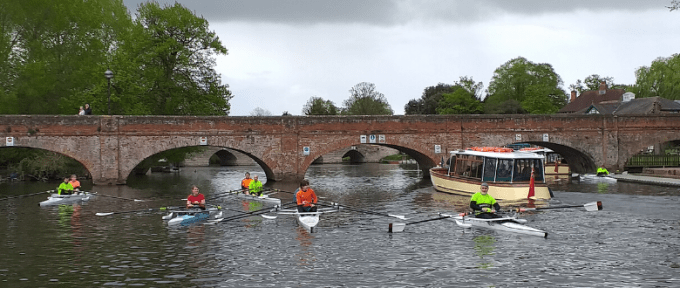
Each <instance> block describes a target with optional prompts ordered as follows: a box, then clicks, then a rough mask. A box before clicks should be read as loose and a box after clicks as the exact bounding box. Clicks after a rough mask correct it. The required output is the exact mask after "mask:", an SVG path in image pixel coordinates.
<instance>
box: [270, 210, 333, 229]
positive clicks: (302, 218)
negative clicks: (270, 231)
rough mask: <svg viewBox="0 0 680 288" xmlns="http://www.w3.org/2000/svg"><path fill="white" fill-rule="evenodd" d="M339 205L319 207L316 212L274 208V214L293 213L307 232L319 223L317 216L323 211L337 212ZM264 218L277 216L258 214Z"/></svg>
mask: <svg viewBox="0 0 680 288" xmlns="http://www.w3.org/2000/svg"><path fill="white" fill-rule="evenodd" d="M339 210H340V206H333V207H326V208H320V209H318V210H317V211H316V212H298V211H297V208H294V209H280V208H277V209H276V214H279V215H295V217H296V218H297V221H298V223H299V224H300V226H302V227H303V228H305V230H307V231H308V232H309V233H314V231H315V230H316V229H315V228H316V226H317V225H318V224H319V220H320V219H319V216H320V215H321V214H324V213H331V212H338V211H339ZM260 216H262V218H265V219H276V217H277V216H271V215H265V214H262V215H260Z"/></svg>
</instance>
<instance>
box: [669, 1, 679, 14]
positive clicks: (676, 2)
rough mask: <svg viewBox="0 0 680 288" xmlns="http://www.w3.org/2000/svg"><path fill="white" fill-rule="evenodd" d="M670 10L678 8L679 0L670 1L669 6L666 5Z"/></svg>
mask: <svg viewBox="0 0 680 288" xmlns="http://www.w3.org/2000/svg"><path fill="white" fill-rule="evenodd" d="M666 8H668V9H669V10H670V11H675V10H678V9H680V0H673V1H671V6H666Z"/></svg>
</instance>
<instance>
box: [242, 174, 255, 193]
mask: <svg viewBox="0 0 680 288" xmlns="http://www.w3.org/2000/svg"><path fill="white" fill-rule="evenodd" d="M252 181H253V179H251V178H250V172H246V178H243V180H241V190H243V192H245V193H246V194H249V193H248V187H250V182H252Z"/></svg>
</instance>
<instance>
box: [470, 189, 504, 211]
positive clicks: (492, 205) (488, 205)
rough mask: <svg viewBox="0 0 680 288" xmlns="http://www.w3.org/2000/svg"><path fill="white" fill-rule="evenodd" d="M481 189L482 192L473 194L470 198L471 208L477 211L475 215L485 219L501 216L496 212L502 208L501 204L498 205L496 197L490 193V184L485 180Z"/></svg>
mask: <svg viewBox="0 0 680 288" xmlns="http://www.w3.org/2000/svg"><path fill="white" fill-rule="evenodd" d="M479 189H480V192H477V193H475V194H474V195H472V199H470V208H472V211H473V212H475V217H477V218H483V219H492V218H500V217H501V216H498V215H496V214H495V213H496V211H499V210H501V206H500V205H498V202H496V199H494V198H493V197H492V196H491V195H489V194H488V193H489V184H487V183H486V182H483V183H482V185H481V186H480V187H479Z"/></svg>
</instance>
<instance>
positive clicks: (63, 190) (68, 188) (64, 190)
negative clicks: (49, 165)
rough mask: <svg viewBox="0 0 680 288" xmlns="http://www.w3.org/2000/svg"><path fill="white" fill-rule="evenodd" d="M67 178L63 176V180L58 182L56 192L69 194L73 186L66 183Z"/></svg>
mask: <svg viewBox="0 0 680 288" xmlns="http://www.w3.org/2000/svg"><path fill="white" fill-rule="evenodd" d="M68 180H69V178H68V177H66V178H64V182H62V183H61V184H59V188H57V194H59V195H69V194H71V193H73V186H71V184H70V183H68Z"/></svg>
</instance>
